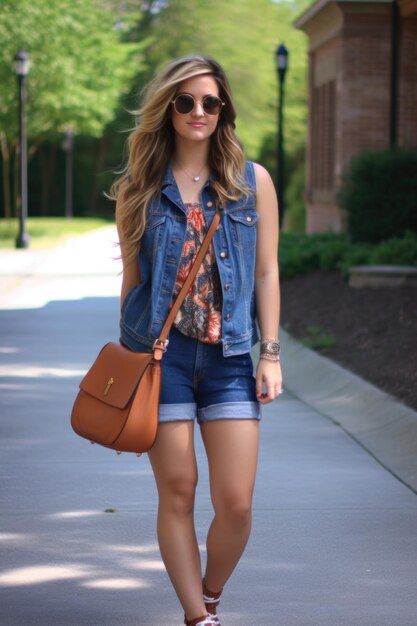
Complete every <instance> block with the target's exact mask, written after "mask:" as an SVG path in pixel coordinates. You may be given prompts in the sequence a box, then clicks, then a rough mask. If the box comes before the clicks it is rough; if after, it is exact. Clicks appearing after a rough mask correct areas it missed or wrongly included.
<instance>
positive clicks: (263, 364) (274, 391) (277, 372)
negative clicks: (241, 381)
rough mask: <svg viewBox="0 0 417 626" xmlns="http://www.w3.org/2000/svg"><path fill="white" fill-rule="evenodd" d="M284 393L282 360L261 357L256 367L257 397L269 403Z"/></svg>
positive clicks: (262, 401)
mask: <svg viewBox="0 0 417 626" xmlns="http://www.w3.org/2000/svg"><path fill="white" fill-rule="evenodd" d="M281 393H282V372H281V363H280V361H267V360H266V359H259V362H258V366H257V368H256V397H257V399H258V401H259V402H260V403H261V404H268V403H269V402H272V400H275V398H276V397H277V396H279V395H280V394H281Z"/></svg>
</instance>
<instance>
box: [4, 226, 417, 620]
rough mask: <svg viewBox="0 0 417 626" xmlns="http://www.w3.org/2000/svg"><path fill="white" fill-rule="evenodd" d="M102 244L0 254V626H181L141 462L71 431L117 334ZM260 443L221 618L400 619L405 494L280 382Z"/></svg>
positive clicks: (410, 581)
mask: <svg viewBox="0 0 417 626" xmlns="http://www.w3.org/2000/svg"><path fill="white" fill-rule="evenodd" d="M115 239H116V235H115V231H114V229H110V230H109V229H104V230H103V231H100V233H96V234H93V235H86V236H83V237H80V238H75V239H73V240H71V241H70V242H68V243H67V244H66V245H65V246H63V247H60V248H59V249H57V250H53V251H49V252H37V253H35V252H32V251H18V252H14V251H12V252H0V281H1V286H0V307H1V310H0V335H1V341H0V375H1V381H0V387H1V400H0V402H1V406H0V410H1V420H0V424H1V441H0V455H1V456H0V463H1V494H0V519H1V527H0V546H1V561H0V623H1V624H4V625H5V626H6V625H7V626H15V625H16V626H17V625H19V626H20V625H26V624H28V625H31V624H42V625H43V626H52V625H54V626H57V625H61V624H62V625H68V626H69V625H74V626H75V625H78V626H96V625H97V626H98V625H100V626H110V625H113V624H118V625H126V626H134V625H137V626H180V624H181V623H182V614H181V610H180V607H179V605H178V601H177V600H176V597H175V595H174V593H173V591H172V589H171V586H170V584H169V582H168V580H167V576H166V574H165V573H164V569H163V565H162V563H161V560H160V556H159V551H158V547H157V541H156V533H155V516H156V507H157V502H156V493H155V488H154V482H153V477H152V473H151V470H150V466H149V463H148V460H147V458H146V456H144V457H142V458H140V459H137V458H136V457H135V456H134V455H128V454H123V455H121V456H117V455H116V454H115V453H113V452H111V451H108V450H105V449H103V448H100V447H99V446H91V445H90V444H89V443H88V442H87V441H83V440H82V439H80V438H78V437H76V436H75V435H74V434H73V432H72V431H71V427H70V423H69V415H70V411H71V406H72V402H73V400H74V398H75V395H76V392H77V386H78V383H79V380H80V378H81V376H82V375H83V373H84V372H85V370H86V369H87V367H88V366H89V365H90V363H91V362H92V360H93V358H94V357H95V356H96V353H97V351H98V349H99V348H100V347H101V345H102V344H103V343H105V342H106V341H109V340H111V339H117V338H118V316H119V312H118V293H119V289H120V274H119V272H120V262H119V261H117V260H114V259H116V258H117V255H118V251H117V248H116V247H115V246H114V241H115ZM284 357H285V355H284ZM294 358H295V357H294ZM291 365H292V367H294V363H292V364H291ZM284 375H285V360H284ZM323 384H324V385H325V381H323ZM261 433H262V435H261V450H260V464H259V472H258V481H257V488H256V493H255V507H254V526H253V532H252V537H251V541H250V543H249V546H248V549H247V551H246V553H245V556H244V558H243V560H242V562H241V563H240V565H239V567H238V569H237V570H236V572H235V574H234V576H233V578H232V579H231V581H230V583H229V585H228V586H227V587H226V590H225V593H224V599H223V601H222V604H221V610H220V613H221V615H222V618H223V619H222V624H223V626H255V625H259V626H416V624H417V600H416V580H417V558H416V557H417V530H416V529H417V501H416V497H415V495H414V493H413V492H412V491H411V490H410V489H408V488H407V487H406V486H405V485H404V484H402V483H401V482H399V481H398V480H397V479H396V478H395V477H394V476H393V475H392V474H391V473H390V472H389V471H387V470H386V469H384V468H383V467H382V466H381V465H380V464H379V463H378V462H377V461H376V460H375V459H374V458H373V457H372V456H370V455H369V454H368V453H367V452H366V451H365V450H364V449H363V448H362V447H360V446H359V445H358V444H357V443H355V441H353V440H352V439H351V438H350V437H349V436H348V435H347V434H346V433H345V432H344V431H343V430H342V429H341V428H339V427H338V426H337V425H336V424H334V423H333V422H332V421H330V420H329V419H328V418H327V417H326V416H325V415H324V414H321V413H320V412H318V411H317V410H314V409H312V408H311V407H310V406H309V405H308V404H307V403H303V402H301V401H300V400H298V399H297V398H296V397H295V396H293V395H291V393H289V391H288V390H286V392H285V393H284V395H283V396H282V397H280V399H279V400H277V401H276V402H274V403H273V404H272V405H269V406H268V407H267V408H265V410H264V418H263V421H262V423H261ZM196 445H197V452H198V462H199V469H200V482H199V490H198V497H197V505H196V510H197V512H196V525H197V532H198V539H199V542H200V544H201V549H202V553H203V558H204V537H205V532H206V530H207V527H208V524H209V522H210V519H211V516H212V510H211V505H210V500H209V495H208V476H207V467H206V462H205V457H204V453H203V448H202V445H201V442H200V437H199V434H198V429H197V430H196Z"/></svg>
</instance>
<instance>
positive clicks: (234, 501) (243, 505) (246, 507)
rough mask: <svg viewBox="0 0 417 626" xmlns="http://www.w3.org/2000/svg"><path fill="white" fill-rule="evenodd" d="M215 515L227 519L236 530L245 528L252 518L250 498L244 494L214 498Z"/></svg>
mask: <svg viewBox="0 0 417 626" xmlns="http://www.w3.org/2000/svg"><path fill="white" fill-rule="evenodd" d="M213 504H214V510H215V513H216V515H220V516H221V517H223V518H225V519H227V520H228V521H229V523H231V524H232V525H233V526H235V527H236V528H239V527H242V526H246V525H247V524H248V523H249V522H250V521H251V517H252V496H251V495H249V494H246V493H233V494H228V495H224V496H223V497H220V498H216V499H215V501H214V503H213Z"/></svg>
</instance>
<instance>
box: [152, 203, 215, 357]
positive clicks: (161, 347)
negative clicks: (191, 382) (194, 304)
mask: <svg viewBox="0 0 417 626" xmlns="http://www.w3.org/2000/svg"><path fill="white" fill-rule="evenodd" d="M219 222H220V213H219V211H216V213H215V215H214V217H213V220H212V222H211V224H210V228H209V229H208V231H207V233H206V236H205V237H204V239H203V241H202V243H201V247H200V250H199V251H198V254H197V256H196V258H195V260H194V262H193V264H192V266H191V269H190V271H189V273H188V276H187V278H186V279H185V281H184V284H183V286H182V287H181V290H180V292H179V294H178V296H177V297H176V299H175V302H174V304H173V306H172V309H171V310H170V312H169V315H168V317H167V319H166V321H165V324H164V325H163V327H162V330H161V334H160V335H159V337H158V339H157V340H156V341H155V343H154V352H153V354H154V358H155V360H157V361H160V360H161V359H162V354H163V353H164V352H165V350H166V349H167V345H168V339H167V336H168V333H169V331H170V329H171V326H172V323H173V321H174V319H175V317H176V315H177V313H178V311H179V309H180V306H181V304H182V303H183V301H184V298H185V296H186V295H187V292H188V290H189V289H190V287H191V285H192V283H193V281H194V279H195V277H196V275H197V272H198V270H199V267H200V265H201V263H202V262H203V259H204V257H205V255H206V252H207V250H208V247H209V245H210V243H211V240H212V239H213V235H214V233H215V231H216V230H217V226H218V225H219Z"/></svg>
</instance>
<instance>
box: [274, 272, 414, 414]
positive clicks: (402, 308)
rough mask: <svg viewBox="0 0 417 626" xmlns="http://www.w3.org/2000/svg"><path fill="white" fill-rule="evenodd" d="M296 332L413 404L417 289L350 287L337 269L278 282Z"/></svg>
mask: <svg viewBox="0 0 417 626" xmlns="http://www.w3.org/2000/svg"><path fill="white" fill-rule="evenodd" d="M281 300H282V304H281V307H282V311H281V324H282V326H283V327H284V328H285V329H286V330H287V331H288V332H289V333H291V334H292V335H293V336H294V337H297V338H299V339H300V338H301V339H302V340H303V342H305V343H306V344H307V345H309V346H310V347H313V348H314V349H316V350H318V351H319V352H320V354H323V355H326V356H328V357H329V358H331V359H333V360H334V361H337V362H338V363H340V365H343V366H344V367H346V368H347V369H350V370H351V371H353V372H355V373H357V374H359V375H360V376H362V377H363V378H365V379H366V380H368V381H370V382H371V383H373V384H374V385H376V386H378V387H379V388H380V389H383V390H384V391H386V392H388V393H390V394H391V395H393V396H395V397H397V398H398V399H399V400H401V401H402V402H403V403H404V404H407V405H408V406H410V407H412V408H413V409H415V410H417V289H416V288H415V287H399V288H389V287H383V288H382V287H378V288H371V287H362V288H354V287H349V285H348V282H347V280H346V279H345V278H344V277H343V276H342V275H341V274H340V273H338V272H321V271H317V272H311V273H309V274H304V275H300V276H295V277H293V278H289V279H286V280H283V281H282V283H281Z"/></svg>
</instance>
